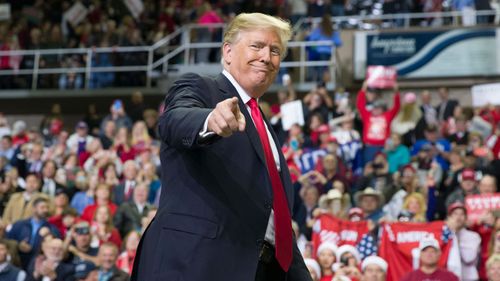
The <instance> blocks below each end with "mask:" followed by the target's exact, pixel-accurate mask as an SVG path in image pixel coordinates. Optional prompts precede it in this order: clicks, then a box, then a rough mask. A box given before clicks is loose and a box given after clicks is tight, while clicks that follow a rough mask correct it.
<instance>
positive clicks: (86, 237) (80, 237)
mask: <svg viewBox="0 0 500 281" xmlns="http://www.w3.org/2000/svg"><path fill="white" fill-rule="evenodd" d="M74 237H75V243H76V247H77V248H79V249H85V248H87V247H88V246H89V245H90V233H87V234H78V233H75V236H74Z"/></svg>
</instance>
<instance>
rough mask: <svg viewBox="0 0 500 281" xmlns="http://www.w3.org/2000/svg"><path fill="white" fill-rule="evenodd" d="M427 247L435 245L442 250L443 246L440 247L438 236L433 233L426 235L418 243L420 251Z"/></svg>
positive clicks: (434, 246)
mask: <svg viewBox="0 0 500 281" xmlns="http://www.w3.org/2000/svg"><path fill="white" fill-rule="evenodd" d="M427 247H433V248H434V249H436V250H441V247H439V242H438V241H437V240H436V238H434V236H433V235H428V236H426V237H424V238H423V239H422V240H420V243H419V244H418V249H419V250H420V252H421V251H423V250H424V249H425V248H427Z"/></svg>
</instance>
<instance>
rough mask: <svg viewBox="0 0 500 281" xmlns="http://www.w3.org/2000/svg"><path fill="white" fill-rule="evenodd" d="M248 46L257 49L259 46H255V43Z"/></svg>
mask: <svg viewBox="0 0 500 281" xmlns="http://www.w3.org/2000/svg"><path fill="white" fill-rule="evenodd" d="M250 48H252V49H254V50H258V49H259V46H257V45H256V44H252V45H250Z"/></svg>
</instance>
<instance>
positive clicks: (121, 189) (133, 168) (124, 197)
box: [113, 160, 137, 205]
mask: <svg viewBox="0 0 500 281" xmlns="http://www.w3.org/2000/svg"><path fill="white" fill-rule="evenodd" d="M136 176H137V165H136V164H135V162H134V161H133V160H128V161H126V162H125V163H124V164H123V177H124V180H123V182H122V183H121V184H119V185H117V186H116V188H115V190H114V191H113V194H114V200H113V202H114V203H115V204H116V205H120V204H122V203H123V202H128V201H130V200H132V194H133V193H134V188H135V186H136V184H137V182H136V180H135V177H136Z"/></svg>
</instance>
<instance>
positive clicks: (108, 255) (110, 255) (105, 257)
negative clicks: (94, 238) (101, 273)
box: [99, 246, 117, 270]
mask: <svg viewBox="0 0 500 281" xmlns="http://www.w3.org/2000/svg"><path fill="white" fill-rule="evenodd" d="M116 256H117V253H116V251H115V249H113V248H111V247H109V246H105V247H101V249H100V250H99V261H100V263H101V267H102V268H103V269H105V270H110V269H111V268H112V267H113V266H114V264H115V261H116Z"/></svg>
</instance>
